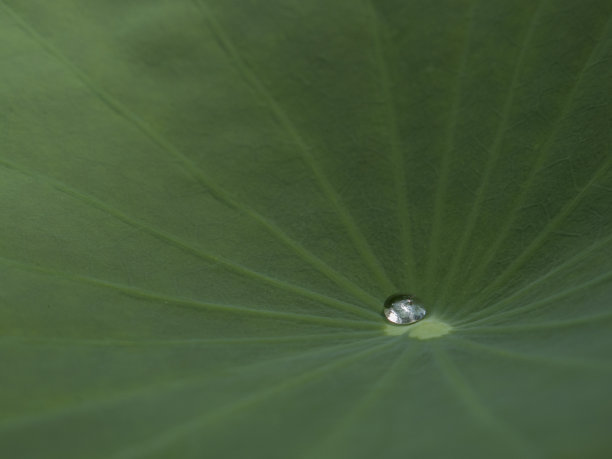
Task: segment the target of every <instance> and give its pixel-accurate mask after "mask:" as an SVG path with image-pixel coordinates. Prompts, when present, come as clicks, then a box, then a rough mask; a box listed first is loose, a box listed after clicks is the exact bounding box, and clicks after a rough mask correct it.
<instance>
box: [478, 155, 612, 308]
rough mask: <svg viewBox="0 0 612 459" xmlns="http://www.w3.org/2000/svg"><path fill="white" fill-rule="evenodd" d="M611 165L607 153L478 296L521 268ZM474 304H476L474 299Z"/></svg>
mask: <svg viewBox="0 0 612 459" xmlns="http://www.w3.org/2000/svg"><path fill="white" fill-rule="evenodd" d="M610 166H612V155H608V156H607V158H606V160H605V161H603V162H602V164H601V165H600V166H599V167H598V168H597V170H596V171H595V173H594V174H593V176H592V177H591V179H590V180H589V182H588V183H587V184H586V185H584V186H583V188H582V189H581V190H580V191H579V192H578V194H576V196H574V197H573V198H572V199H571V200H569V201H568V202H566V203H565V205H564V206H563V207H562V208H561V210H559V212H558V213H557V214H556V215H555V216H554V217H553V218H552V219H551V220H550V221H549V222H548V224H547V225H546V226H545V227H544V228H543V229H542V230H541V231H540V233H538V235H536V236H535V237H534V238H533V240H532V241H531V243H530V244H529V245H528V246H527V248H525V250H524V251H523V252H522V253H521V254H520V255H518V256H517V257H516V258H514V259H513V261H512V263H510V264H509V265H508V267H507V268H506V269H505V270H504V271H503V272H502V273H501V274H500V275H499V276H497V277H496V278H495V279H494V280H493V282H491V283H490V284H489V285H488V286H487V287H486V288H485V289H483V291H482V292H481V293H480V294H479V298H482V297H486V295H487V294H489V293H490V292H494V291H496V290H497V289H498V288H499V287H500V286H501V285H503V284H505V283H506V282H507V281H508V280H509V279H510V278H511V277H512V276H514V275H515V274H516V272H517V271H518V270H519V269H520V268H522V266H523V265H524V264H525V263H526V262H527V261H528V260H529V259H530V258H532V257H533V256H534V254H535V252H536V250H537V249H539V248H540V247H541V246H542V244H544V242H546V238H547V237H548V236H549V235H550V234H551V233H552V232H554V231H555V230H556V229H557V228H559V227H560V225H561V224H562V223H563V221H564V220H565V219H566V218H567V217H568V216H569V215H570V214H571V213H572V211H573V210H574V209H576V207H577V206H578V204H580V202H581V201H582V200H583V199H584V197H585V196H587V195H588V192H589V191H591V188H592V187H593V185H595V184H596V183H597V181H598V180H599V179H600V178H601V176H602V175H604V174H605V173H606V172H608V170H609V169H610ZM474 304H477V303H476V301H475V302H474Z"/></svg>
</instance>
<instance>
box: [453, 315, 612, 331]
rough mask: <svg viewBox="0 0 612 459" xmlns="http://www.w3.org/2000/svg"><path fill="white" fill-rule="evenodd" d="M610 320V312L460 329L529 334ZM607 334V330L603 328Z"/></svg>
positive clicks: (462, 329) (611, 317)
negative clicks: (562, 318) (539, 321)
mask: <svg viewBox="0 0 612 459" xmlns="http://www.w3.org/2000/svg"><path fill="white" fill-rule="evenodd" d="M608 320H612V312H608V313H604V314H597V315H590V316H585V317H577V318H575V319H568V320H554V321H550V322H542V323H524V324H518V325H491V326H480V325H477V326H474V327H461V328H460V330H461V332H466V333H470V334H472V333H476V334H480V333H492V334H498V333H531V332H533V331H546V330H554V329H555V328H574V327H579V326H581V325H596V324H597V323H598V322H605V321H608ZM602 330H605V331H606V332H607V330H608V329H607V328H605V329H604V328H603V327H602Z"/></svg>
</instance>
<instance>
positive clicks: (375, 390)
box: [300, 346, 417, 459]
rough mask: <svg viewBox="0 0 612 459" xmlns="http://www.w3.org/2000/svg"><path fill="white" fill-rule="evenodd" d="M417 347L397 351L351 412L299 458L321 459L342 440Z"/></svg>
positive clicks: (380, 395) (412, 355)
mask: <svg viewBox="0 0 612 459" xmlns="http://www.w3.org/2000/svg"><path fill="white" fill-rule="evenodd" d="M416 349H417V346H412V347H408V346H407V347H405V348H404V349H403V350H402V351H398V353H397V357H396V358H395V359H394V361H393V362H392V364H391V365H389V366H388V367H387V368H386V370H385V371H384V373H383V374H382V376H380V377H379V378H378V379H377V381H376V384H374V385H373V386H372V388H371V390H369V391H368V393H367V394H366V395H365V396H364V397H362V398H361V399H360V400H359V401H358V402H357V403H355V404H354V406H353V407H352V409H351V410H349V411H347V412H346V414H345V415H344V417H343V418H342V419H340V420H338V421H337V422H335V423H334V426H333V428H332V429H331V430H329V431H328V432H327V435H326V436H325V438H324V439H320V440H319V441H318V442H317V444H316V445H315V448H313V450H310V451H308V452H306V454H304V455H301V456H300V457H305V458H312V459H318V458H320V457H323V456H324V454H323V452H324V451H325V450H326V449H327V448H328V447H329V445H330V444H332V443H338V442H339V439H340V438H342V437H343V436H344V435H346V433H347V432H348V430H349V428H350V427H351V425H352V424H353V423H354V422H355V420H357V419H359V418H360V416H362V418H363V414H364V412H365V411H366V410H367V409H368V408H369V407H371V406H373V405H374V404H375V403H376V401H377V400H378V399H380V398H381V397H382V396H383V394H384V393H385V391H386V390H387V389H388V388H389V386H390V384H391V382H392V381H393V380H394V379H395V377H396V376H397V371H398V369H399V368H400V367H401V366H402V365H403V364H405V363H406V361H407V359H408V358H409V357H414V356H416V353H415V351H416Z"/></svg>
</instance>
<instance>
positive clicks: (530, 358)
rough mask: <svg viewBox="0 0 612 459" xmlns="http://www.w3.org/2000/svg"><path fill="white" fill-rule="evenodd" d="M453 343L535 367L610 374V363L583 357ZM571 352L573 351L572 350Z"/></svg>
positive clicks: (455, 339) (459, 339) (458, 339)
mask: <svg viewBox="0 0 612 459" xmlns="http://www.w3.org/2000/svg"><path fill="white" fill-rule="evenodd" d="M451 339H452V340H453V342H455V343H457V344H459V345H461V346H463V347H464V348H467V349H470V350H480V351H484V352H488V353H489V354H492V355H496V356H498V357H502V358H504V359H508V360H516V361H521V362H530V363H533V364H535V365H538V366H540V365H548V366H553V367H560V366H561V367H565V366H566V367H570V368H580V369H588V370H597V371H603V372H611V371H612V364H611V363H610V362H603V361H593V360H588V359H585V358H584V357H580V358H568V357H564V358H559V357H550V356H545V355H537V354H531V353H528V352H516V351H508V350H506V349H501V348H499V347H496V346H491V345H489V344H484V343H479V342H476V341H474V340H470V339H462V338H457V337H451ZM572 350H573V349H572Z"/></svg>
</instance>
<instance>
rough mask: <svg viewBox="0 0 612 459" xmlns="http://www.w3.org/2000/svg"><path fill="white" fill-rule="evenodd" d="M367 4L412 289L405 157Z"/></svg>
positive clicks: (376, 22) (377, 23)
mask: <svg viewBox="0 0 612 459" xmlns="http://www.w3.org/2000/svg"><path fill="white" fill-rule="evenodd" d="M366 1H367V8H368V10H369V16H370V22H371V24H372V29H373V31H374V45H375V46H374V48H375V50H376V57H377V60H378V68H379V73H380V82H381V86H382V89H383V98H384V101H385V108H386V120H387V123H388V125H389V145H390V151H391V158H392V160H393V164H394V167H393V169H394V170H393V177H394V181H395V189H396V193H395V194H396V199H397V208H398V209H397V213H398V221H399V226H400V239H401V254H402V264H403V265H404V269H405V280H404V281H405V282H406V284H407V285H413V283H414V279H415V269H416V268H415V259H414V250H413V246H412V244H413V242H412V230H411V223H410V215H409V213H408V201H407V197H408V196H407V193H408V190H407V187H406V170H405V164H404V155H403V152H402V142H401V139H400V135H399V126H398V120H397V108H396V107H395V104H394V103H393V93H392V82H391V75H390V71H389V64H388V62H387V59H386V58H385V54H384V51H383V31H382V30H381V29H383V24H382V23H381V18H380V17H379V15H378V13H377V12H376V8H375V6H374V3H373V1H372V0H366Z"/></svg>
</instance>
